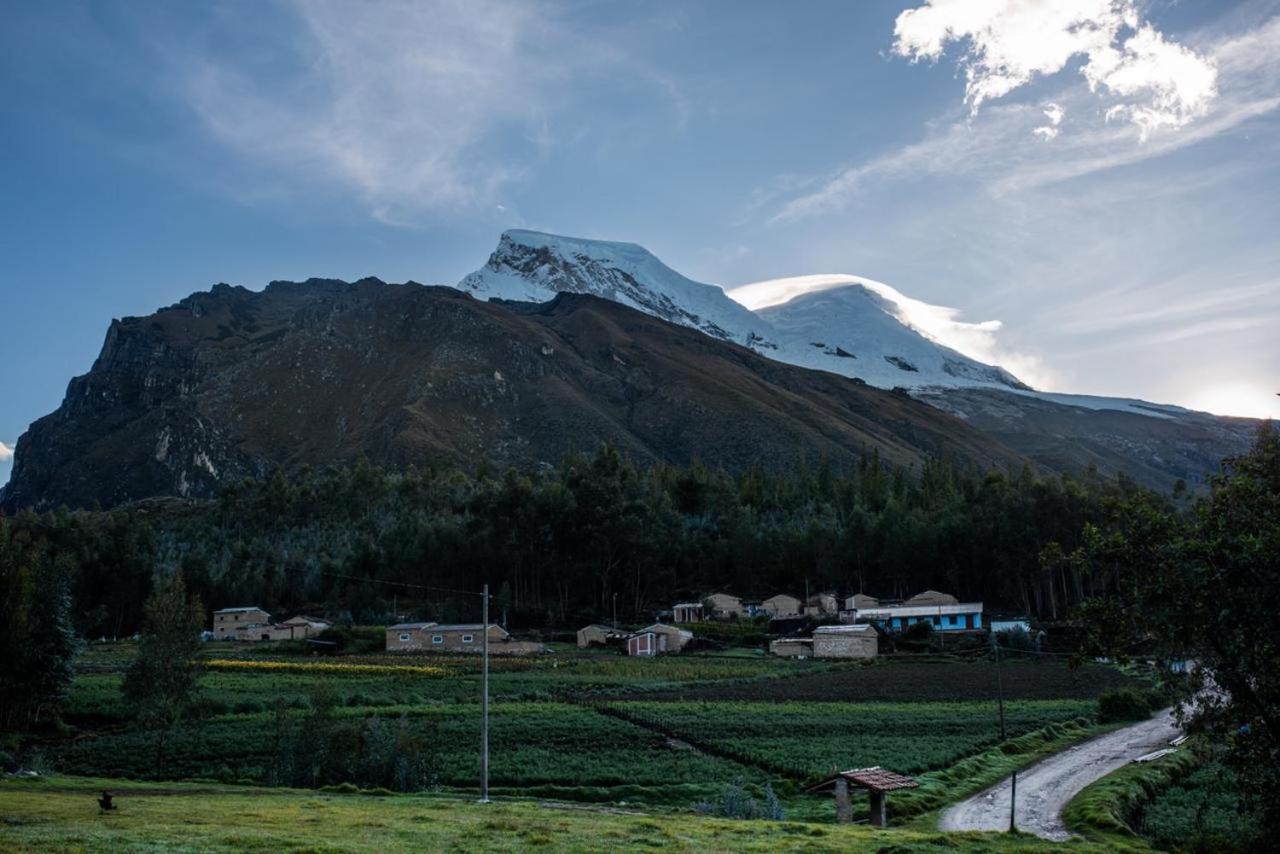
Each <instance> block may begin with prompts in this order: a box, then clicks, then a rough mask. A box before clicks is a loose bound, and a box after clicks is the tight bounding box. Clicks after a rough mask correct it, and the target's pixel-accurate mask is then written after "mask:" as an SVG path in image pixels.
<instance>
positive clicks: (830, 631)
mask: <svg viewBox="0 0 1280 854" xmlns="http://www.w3.org/2000/svg"><path fill="white" fill-rule="evenodd" d="M875 631H876V627H875V626H873V625H871V624H870V623H856V624H853V625H843V626H818V627H817V628H816V629H814V630H813V633H814V634H815V635H861V634H866V633H867V632H871V633H872V634H874V633H875Z"/></svg>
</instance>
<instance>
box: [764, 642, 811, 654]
mask: <svg viewBox="0 0 1280 854" xmlns="http://www.w3.org/2000/svg"><path fill="white" fill-rule="evenodd" d="M769 652H770V653H771V654H773V655H780V656H782V657H783V658H812V657H813V638H778V639H777V640H776V641H772V642H771V643H770V644H769Z"/></svg>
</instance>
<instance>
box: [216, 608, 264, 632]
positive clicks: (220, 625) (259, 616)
mask: <svg viewBox="0 0 1280 854" xmlns="http://www.w3.org/2000/svg"><path fill="white" fill-rule="evenodd" d="M213 639H214V640H271V615H270V614H268V613H267V612H266V611H264V610H262V609H261V608H259V607H257V606H256V605H246V606H244V607H241V608H222V609H220V610H217V611H214V612H213Z"/></svg>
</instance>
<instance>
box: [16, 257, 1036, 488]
mask: <svg viewBox="0 0 1280 854" xmlns="http://www.w3.org/2000/svg"><path fill="white" fill-rule="evenodd" d="M605 441H607V442H611V443H613V444H615V445H616V446H618V447H619V448H620V449H622V450H623V451H624V452H625V453H627V454H629V455H631V456H632V457H633V458H635V459H637V460H640V461H656V460H664V461H670V462H688V461H690V460H693V459H700V460H702V461H703V462H705V463H707V464H710V465H722V466H725V467H727V468H730V469H741V468H743V467H745V466H748V465H750V464H752V463H755V462H760V463H762V464H764V465H767V466H770V467H783V466H790V465H793V464H796V463H797V462H800V461H801V460H807V461H809V462H811V463H813V462H817V461H818V460H819V459H821V458H828V459H830V460H832V461H833V462H835V463H836V464H838V465H849V464H852V463H854V462H855V461H856V460H857V459H858V456H859V455H860V454H861V453H862V451H863V449H864V448H865V449H866V450H871V449H878V450H879V452H880V454H881V456H882V457H883V458H884V459H886V460H888V461H890V462H897V463H907V464H910V463H915V462H918V461H920V460H921V459H922V458H923V457H924V456H926V455H936V456H947V457H952V458H956V459H960V460H965V461H971V462H973V463H976V464H978V465H982V466H993V465H1021V464H1022V462H1023V458H1021V457H1020V456H1018V455H1017V454H1015V453H1014V452H1012V451H1010V450H1008V449H1007V448H1006V447H1004V446H1003V445H1001V444H1000V443H998V442H997V441H995V440H993V439H991V438H989V437H987V436H985V435H984V434H982V433H980V432H978V431H977V430H975V429H973V428H972V427H969V426H968V425H966V424H965V423H964V422H963V421H961V420H959V419H956V418H954V417H952V416H950V415H947V414H945V413H943V412H939V411H937V410H936V409H933V408H931V407H929V406H927V405H925V404H922V403H919V402H916V401H914V400H911V399H909V398H907V397H906V396H905V395H900V394H894V393H892V392H886V391H881V390H878V389H874V388H870V387H867V386H865V385H861V384H859V383H858V382H857V381H855V380H850V379H846V378H844V377H839V376H836V375H833V374H827V373H822V372H817V371H810V370H805V369H802V368H797V367H793V366H789V365H785V364H781V363H778V362H773V361H770V360H767V359H764V358H762V357H760V356H758V355H756V354H754V353H752V352H751V351H749V350H747V349H745V348H742V347H738V346H736V345H733V344H727V343H724V342H721V341H717V340H714V339H712V338H709V337H708V336H705V335H702V334H701V333H699V332H696V331H694V330H691V329H686V328H683V327H678V326H674V325H672V324H669V323H666V322H664V321H662V320H659V319H657V318H654V317H650V316H648V315H645V314H642V313H640V312H637V311H634V310H632V309H629V308H626V307H624V306H622V305H619V304H617V303H613V302H609V301H606V300H602V299H598V298H595V297H590V296H584V295H572V294H561V295H560V296H558V297H557V298H555V299H554V300H552V301H551V302H549V303H544V304H541V305H533V304H518V303H483V302H479V301H477V300H475V299H473V298H471V297H469V296H467V295H465V294H463V293H461V292H459V291H456V290H453V289H450V288H432V287H424V286H421V285H417V284H414V283H409V284H404V285H389V284H384V283H382V282H380V281H377V280H375V279H365V280H362V281H360V282H356V283H354V284H347V283H345V282H336V281H330V280H311V281H308V282H306V283H288V282H276V283H272V284H271V285H270V286H269V287H268V288H267V289H266V290H265V291H263V292H261V293H255V292H251V291H248V290H245V289H243V288H233V287H230V286H227V285H219V286H217V287H215V288H214V289H213V290H212V291H211V292H205V293H197V294H194V295H192V296H190V297H188V298H187V299H185V300H183V301H182V302H180V303H178V304H177V305H174V306H171V307H169V308H166V309H163V310H161V311H159V312H157V313H155V314H154V315H151V316H150V317H143V318H126V319H124V320H120V321H115V322H113V323H112V325H111V328H110V330H109V331H108V333H107V339H106V343H105V344H104V346H103V349H102V353H101V355H100V356H99V357H98V359H97V361H96V362H95V363H94V366H93V368H92V369H91V370H90V372H89V373H88V374H86V375H84V376H81V377H77V378H76V379H74V380H72V382H71V384H70V386H69V388H68V390H67V396H66V399H65V400H64V402H63V404H62V406H61V407H59V409H58V410H57V411H55V412H54V413H52V414H50V415H48V416H46V417H44V418H42V419H40V420H39V421H37V422H36V423H34V424H33V425H32V426H31V429H30V430H29V431H28V432H27V433H26V434H25V435H24V436H23V437H22V438H21V439H19V441H18V446H17V453H16V458H15V465H14V470H13V477H12V480H11V482H10V484H9V486H8V487H7V488H6V490H5V492H4V494H3V496H2V498H3V506H5V507H6V508H7V509H9V510H13V509H16V508H19V507H26V506H34V507H51V506H57V505H60V504H63V503H65V504H68V505H70V506H88V505H92V504H93V503H95V502H97V503H100V504H102V505H103V506H110V505H114V504H118V503H121V502H124V501H128V500H132V499H138V498H143V497H147V496H153V495H188V496H207V495H211V494H212V493H213V492H214V490H215V489H216V487H217V484H218V483H219V482H221V481H224V480H226V479H228V478H237V477H240V476H243V475H246V474H262V473H265V472H268V471H270V470H271V469H273V468H274V467H276V466H278V465H279V466H285V467H291V466H296V465H301V464H312V465H324V464H328V463H334V462H343V461H350V460H354V459H356V458H358V457H359V456H361V455H363V456H366V457H368V458H369V459H370V460H371V461H373V462H375V463H382V464H387V465H391V466H404V465H409V464H418V465H422V464H428V463H440V462H456V463H461V464H463V465H473V464H475V463H477V462H479V461H480V460H482V459H485V458H487V459H489V460H491V461H493V462H495V463H498V464H502V465H505V464H512V465H516V466H520V467H530V466H536V465H538V464H543V463H554V462H556V461H558V460H559V459H560V458H561V457H563V456H564V455H565V454H566V453H569V452H572V451H582V450H592V449H594V448H595V447H597V446H598V445H599V443H601V442H605Z"/></svg>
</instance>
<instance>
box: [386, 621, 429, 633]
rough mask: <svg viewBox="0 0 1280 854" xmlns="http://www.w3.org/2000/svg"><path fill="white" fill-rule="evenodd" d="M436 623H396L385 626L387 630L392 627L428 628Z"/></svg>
mask: <svg viewBox="0 0 1280 854" xmlns="http://www.w3.org/2000/svg"><path fill="white" fill-rule="evenodd" d="M434 625H436V623H396V624H395V625H394V626H387V631H391V630H392V629H429V628H431V627H432V626H434Z"/></svg>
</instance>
